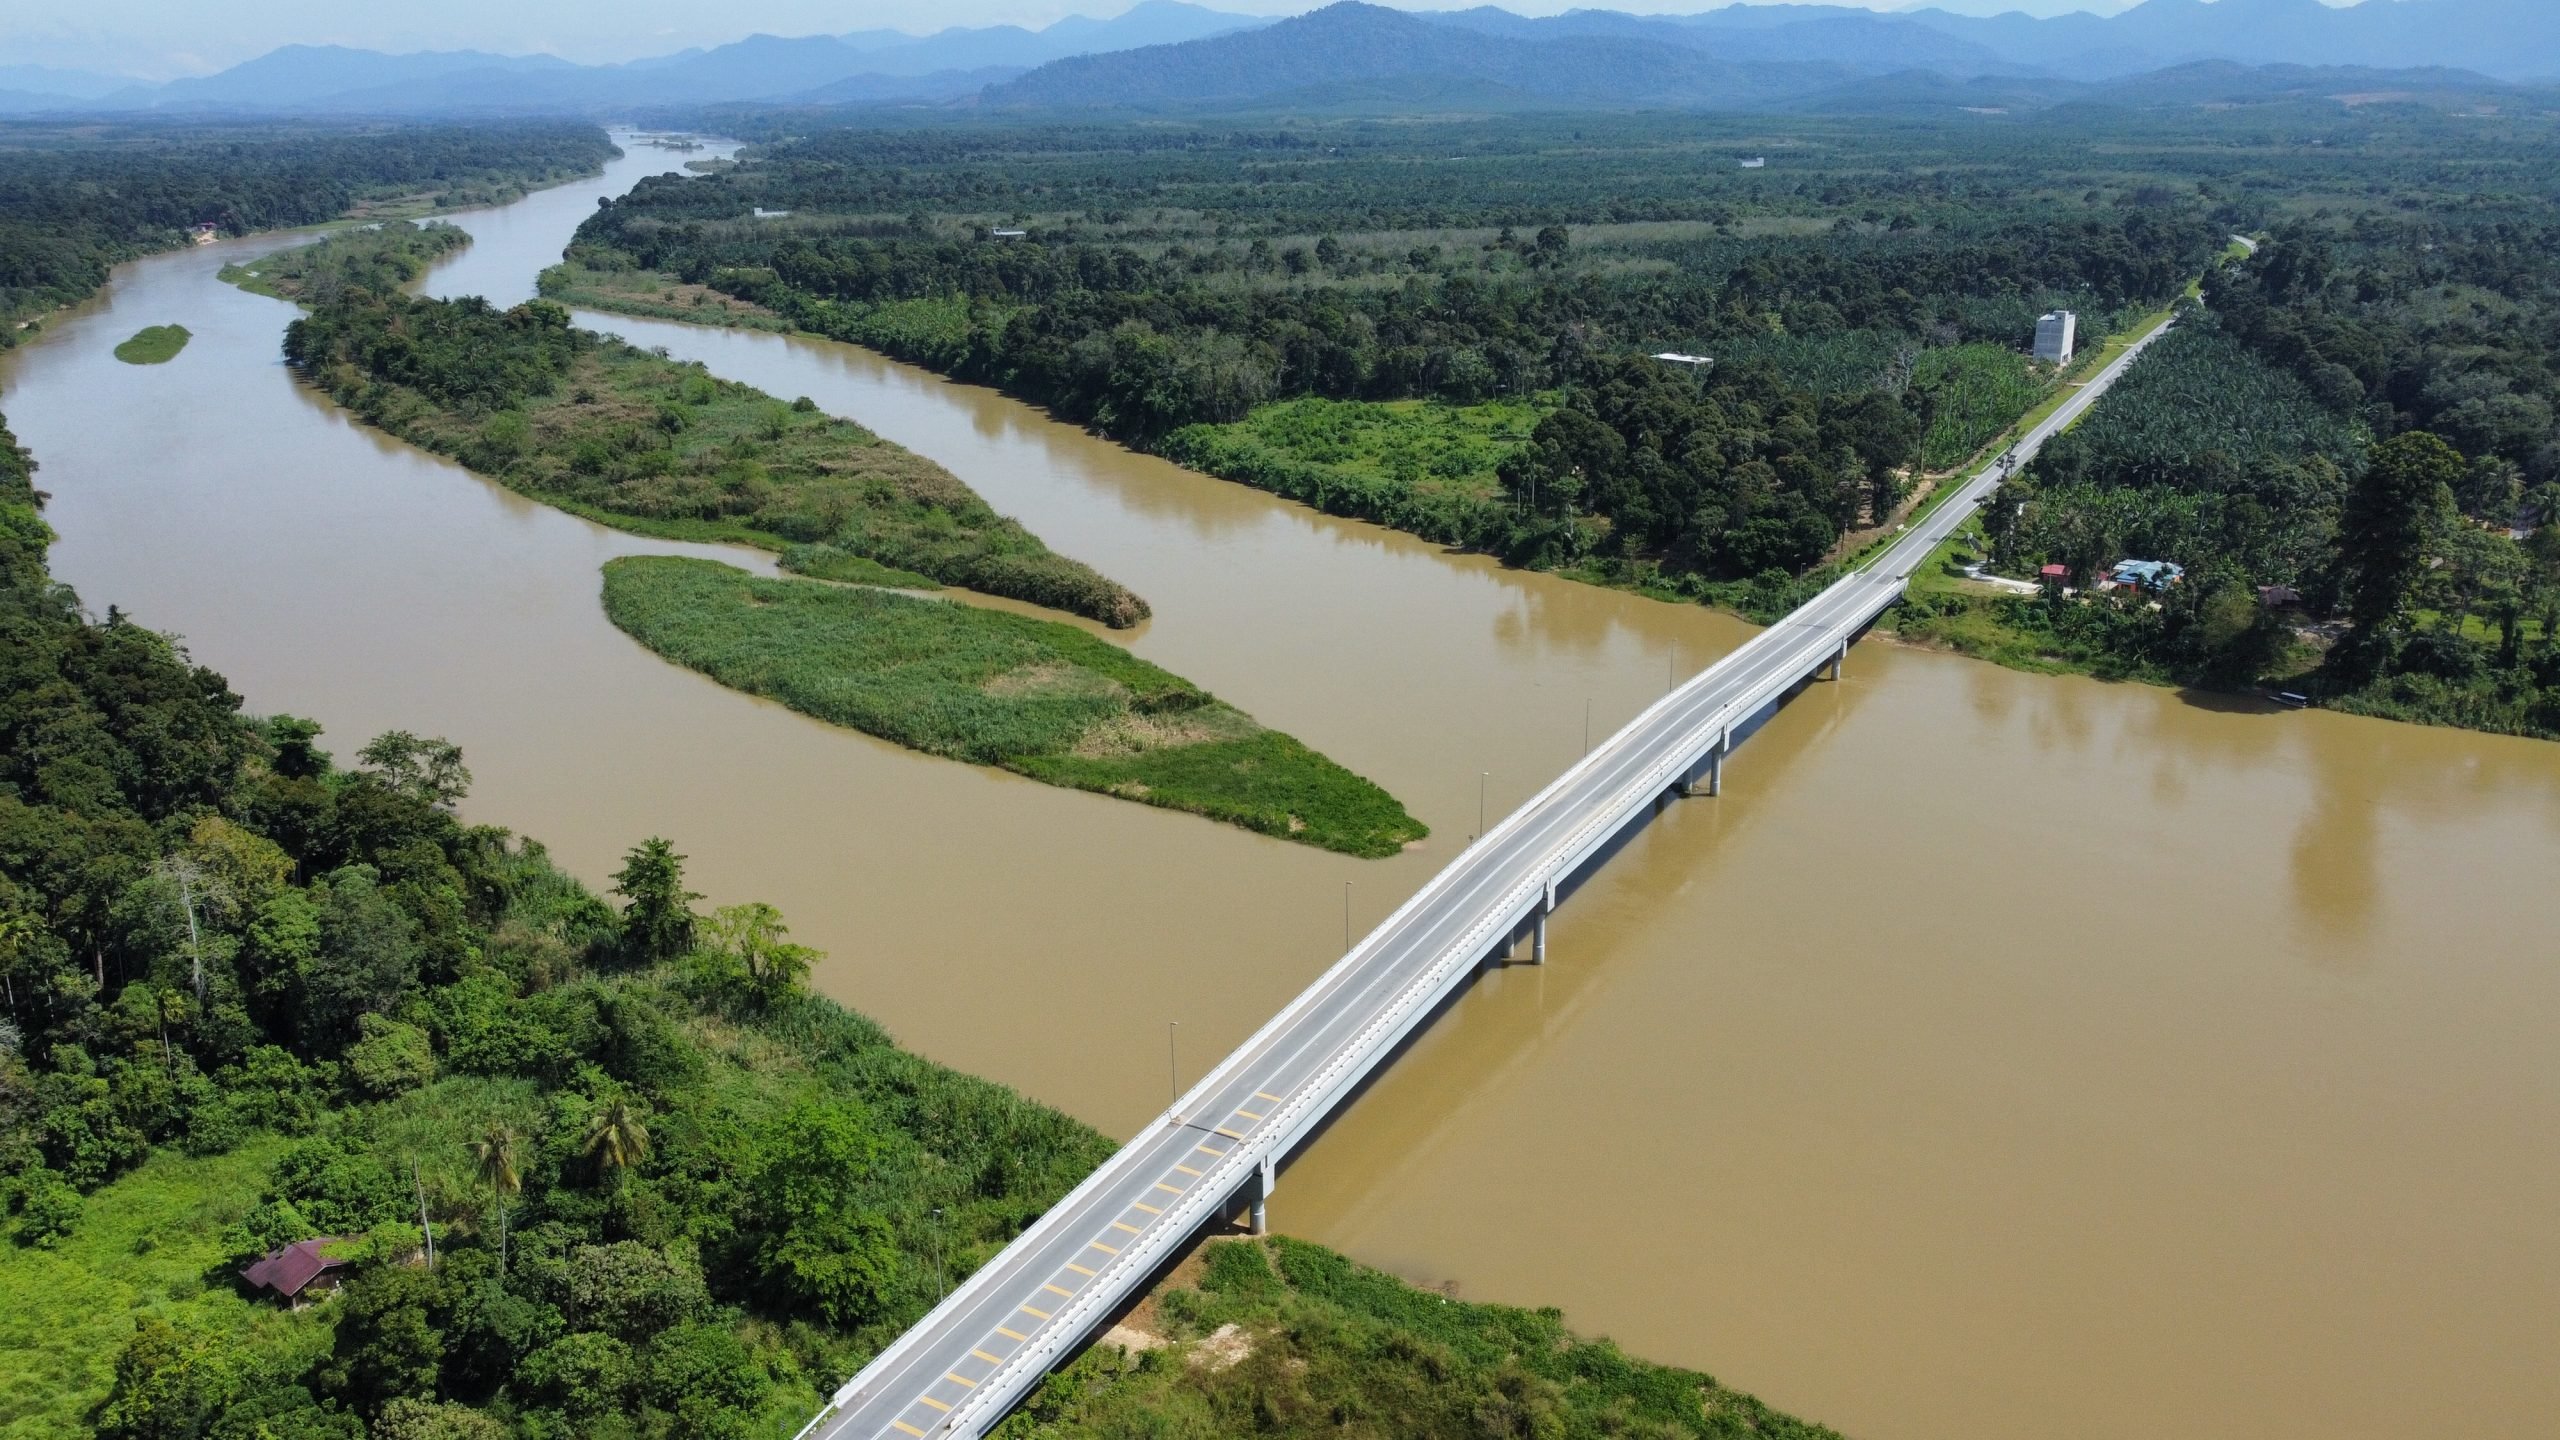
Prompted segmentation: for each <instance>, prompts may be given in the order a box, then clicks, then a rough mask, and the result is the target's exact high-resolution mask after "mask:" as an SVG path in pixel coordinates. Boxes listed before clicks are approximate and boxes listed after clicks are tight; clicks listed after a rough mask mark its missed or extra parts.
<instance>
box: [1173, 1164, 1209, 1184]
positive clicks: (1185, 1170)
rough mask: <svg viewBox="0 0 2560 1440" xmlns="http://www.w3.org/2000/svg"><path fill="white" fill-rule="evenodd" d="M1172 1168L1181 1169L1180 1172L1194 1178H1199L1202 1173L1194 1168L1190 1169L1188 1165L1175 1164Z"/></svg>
mask: <svg viewBox="0 0 2560 1440" xmlns="http://www.w3.org/2000/svg"><path fill="white" fill-rule="evenodd" d="M1173 1168H1174V1169H1176V1170H1179V1171H1181V1172H1182V1173H1183V1174H1185V1175H1188V1176H1190V1177H1191V1178H1192V1179H1194V1180H1197V1179H1199V1178H1200V1176H1201V1174H1202V1172H1201V1171H1198V1170H1194V1169H1192V1168H1191V1167H1190V1166H1188V1165H1176V1166H1174V1167H1173Z"/></svg>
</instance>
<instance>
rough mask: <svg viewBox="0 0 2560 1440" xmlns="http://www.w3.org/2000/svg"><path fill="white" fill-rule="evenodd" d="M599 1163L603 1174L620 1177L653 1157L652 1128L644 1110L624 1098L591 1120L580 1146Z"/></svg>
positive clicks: (596, 1114)
mask: <svg viewBox="0 0 2560 1440" xmlns="http://www.w3.org/2000/svg"><path fill="white" fill-rule="evenodd" d="M578 1148H579V1149H580V1150H581V1151H582V1152H583V1153H584V1154H585V1155H586V1157H587V1158H588V1159H589V1160H592V1161H594V1162H595V1166H596V1171H597V1173H599V1174H618V1173H620V1172H621V1171H624V1170H628V1169H630V1168H631V1167H632V1166H634V1165H637V1164H639V1163H640V1162H641V1161H643V1160H646V1159H648V1158H649V1125H648V1122H647V1121H646V1120H644V1119H643V1118H641V1112H640V1107H639V1106H637V1105H634V1104H632V1103H631V1102H630V1101H629V1100H627V1099H622V1098H620V1097H617V1098H615V1099H614V1100H612V1101H610V1102H608V1103H606V1104H605V1105H604V1106H603V1107H602V1108H600V1109H598V1110H597V1111H596V1113H595V1114H594V1115H592V1116H590V1117H588V1120H587V1131H586V1135H585V1136H584V1137H583V1138H582V1140H581V1141H580V1143H579V1147H578Z"/></svg>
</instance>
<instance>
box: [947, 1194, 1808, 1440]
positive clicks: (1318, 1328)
mask: <svg viewBox="0 0 2560 1440" xmlns="http://www.w3.org/2000/svg"><path fill="white" fill-rule="evenodd" d="M1149 1310H1150V1313H1149V1315H1148V1319H1147V1323H1148V1325H1149V1329H1147V1330H1145V1331H1139V1332H1136V1334H1137V1336H1138V1337H1142V1338H1138V1340H1137V1345H1136V1346H1134V1347H1130V1346H1119V1345H1113V1344H1110V1343H1108V1342H1106V1343H1103V1344H1099V1345H1096V1346H1094V1347H1093V1348H1091V1349H1089V1350H1087V1351H1086V1352H1085V1353H1084V1354H1083V1355H1082V1356H1080V1357H1078V1359H1077V1360H1076V1361H1075V1363H1074V1364H1072V1365H1070V1366H1068V1367H1067V1368H1066V1369H1064V1370H1063V1371H1061V1372H1059V1373H1058V1374H1057V1375H1055V1376H1053V1377H1052V1378H1051V1379H1050V1381H1049V1383H1048V1384H1047V1385H1046V1386H1045V1387H1043V1388H1042V1389H1041V1390H1040V1391H1039V1392H1038V1393H1037V1394H1035V1395H1034V1396H1033V1398H1032V1399H1031V1400H1030V1401H1028V1402H1027V1403H1025V1405H1024V1406H1023V1408H1022V1409H1021V1410H1020V1411H1018V1412H1016V1413H1015V1414H1014V1415H1013V1417H1012V1418H1011V1419H1009V1420H1007V1421H1006V1422H1005V1423H1004V1424H1003V1425H1001V1426H999V1427H998V1428H997V1430H996V1431H995V1434H996V1435H997V1436H998V1437H999V1440H1105V1437H1125V1436H1138V1435H1159V1436H1212V1435H1268V1436H1276V1437H1283V1440H1294V1437H1307V1440H1313V1437H1317V1436H1343V1437H1352V1440H1482V1437H1486V1436H1559V1437H1560V1436H1603V1435H1625V1436H1649V1437H1660V1440H1671V1437H1679V1436H1696V1437H1701V1440H1705V1437H1737V1436H1754V1437H1765V1440H1837V1434H1838V1432H1836V1431H1833V1430H1831V1429H1828V1428H1826V1427H1824V1426H1820V1425H1811V1424H1807V1423H1805V1422H1804V1421H1801V1420H1797V1419H1795V1418H1793V1417H1791V1416H1788V1415H1784V1414H1781V1413H1779V1412H1777V1411H1775V1410H1772V1409H1770V1408H1769V1407H1767V1406H1765V1405H1763V1404H1761V1403H1760V1402H1759V1401H1757V1400H1755V1399H1753V1398H1751V1397H1750V1396H1748V1395H1744V1394H1741V1393H1739V1392H1737V1391H1733V1390H1728V1389H1726V1388H1725V1387H1723V1386H1722V1385H1719V1384H1717V1383H1716V1382H1715V1380H1714V1379H1713V1378H1712V1377H1710V1376H1707V1375H1702V1374H1700V1373H1698V1372H1697V1371H1694V1370H1680V1369H1675V1368H1673V1367H1671V1366H1668V1365H1655V1364H1650V1363H1647V1362H1645V1361H1642V1360H1638V1359H1635V1358H1633V1357H1631V1356H1629V1355H1627V1354H1625V1353H1624V1352H1622V1351H1620V1350H1619V1349H1618V1348H1617V1347H1616V1346H1615V1345H1612V1344H1610V1343H1609V1342H1608V1341H1606V1340H1585V1339H1583V1338H1581V1337H1579V1336H1576V1335H1574V1334H1573V1333H1572V1332H1571V1331H1568V1330H1566V1329H1565V1328H1564V1325H1563V1323H1562V1320H1561V1318H1560V1317H1559V1316H1558V1314H1557V1313H1556V1312H1555V1311H1553V1310H1521V1309H1516V1308H1514V1307H1511V1306H1507V1305H1477V1304H1467V1303H1462V1302H1459V1301H1454V1300H1451V1299H1450V1298H1449V1297H1447V1296H1445V1295H1441V1294H1436V1293H1434V1292H1432V1291H1428V1290H1418V1289H1415V1288H1414V1287H1412V1286H1409V1285H1406V1284H1404V1283H1402V1282H1401V1281H1398V1280H1395V1279H1393V1278H1391V1277H1389V1276H1386V1275H1382V1274H1380V1273H1379V1272H1377V1271H1375V1270H1370V1269H1367V1268H1366V1267H1363V1266H1360V1265H1356V1264H1353V1263H1352V1262H1351V1261H1349V1260H1346V1259H1344V1258H1343V1257H1342V1256H1340V1255H1336V1254H1334V1253H1333V1252H1331V1251H1329V1250H1325V1249H1323V1248H1321V1247H1319V1246H1315V1245H1309V1244H1306V1243H1304V1242H1302V1241H1296V1240H1290V1239H1286V1238H1283V1237H1276V1236H1275V1237H1273V1238H1271V1239H1269V1240H1216V1241H1211V1242H1209V1243H1208V1244H1207V1245H1206V1246H1204V1247H1203V1251H1202V1254H1201V1255H1200V1257H1199V1258H1198V1260H1197V1261H1196V1262H1195V1263H1193V1264H1191V1265H1187V1266H1185V1267H1184V1268H1183V1270H1182V1271H1181V1272H1178V1273H1177V1274H1176V1275H1175V1276H1174V1277H1173V1278H1172V1279H1171V1280H1169V1281H1168V1282H1167V1283H1166V1284H1164V1285H1162V1286H1160V1287H1159V1288H1158V1289H1157V1291H1156V1293H1155V1295H1154V1297H1153V1298H1152V1301H1151V1304H1150V1307H1149ZM1123 1334H1124V1335H1126V1334H1128V1332H1125V1331H1124V1332H1123ZM1159 1346H1160V1347H1161V1348H1159Z"/></svg>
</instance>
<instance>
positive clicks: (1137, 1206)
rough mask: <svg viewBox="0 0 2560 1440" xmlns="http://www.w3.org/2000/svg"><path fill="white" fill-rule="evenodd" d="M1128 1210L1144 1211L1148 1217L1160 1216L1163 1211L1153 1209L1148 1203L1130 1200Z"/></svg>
mask: <svg viewBox="0 0 2560 1440" xmlns="http://www.w3.org/2000/svg"><path fill="white" fill-rule="evenodd" d="M1129 1208H1130V1209H1132V1210H1144V1211H1146V1212H1147V1213H1148V1214H1150V1215H1161V1214H1163V1213H1164V1212H1163V1211H1161V1210H1159V1209H1157V1208H1156V1207H1154V1206H1153V1205H1150V1204H1148V1203H1147V1202H1146V1201H1144V1200H1132V1201H1130V1202H1129Z"/></svg>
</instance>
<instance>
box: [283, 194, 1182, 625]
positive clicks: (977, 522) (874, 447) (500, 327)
mask: <svg viewBox="0 0 2560 1440" xmlns="http://www.w3.org/2000/svg"><path fill="white" fill-rule="evenodd" d="M432 234H433V232H431V231H430V232H419V235H418V237H415V238H425V237H427V236H430V235H432ZM336 243H338V242H336V241H334V240H333V241H328V242H324V244H323V246H322V247H319V248H320V249H322V250H324V251H325V250H326V248H327V247H328V246H330V245H335V244H336ZM285 358H286V359H287V360H289V361H290V362H292V364H293V365H294V367H295V368H296V369H297V370H298V371H300V372H301V374H302V375H303V376H304V377H305V378H306V379H307V380H309V381H310V382H311V383H312V384H313V385H314V386H316V387H318V388H319V389H321V390H322V391H324V392H326V393H327V394H328V395H330V396H331V397H332V398H333V399H335V400H337V401H338V402H339V403H340V404H343V405H345V406H347V407H348V408H349V409H351V410H353V411H354V412H355V413H356V414H357V415H358V416H359V417H361V418H363V419H364V420H365V421H366V422H367V423H369V424H372V425H376V426H378V427H380V428H381V429H384V430H386V431H389V432H390V433H392V434H394V435H397V436H399V437H400V438H402V439H404V440H407V441H409V442H411V443H412V444H416V445H420V446H423V447H425V448H427V449H430V450H434V451H436V452H438V453H440V454H444V455H449V456H452V457H453V458H454V459H456V460H459V461H460V462H462V463H463V464H465V465H468V466H470V467H471V468H472V469H474V470H477V471H479V472H481V473H482V474H485V475H488V476H491V477H493V478H495V479H497V480H499V481H501V482H502V483H504V484H506V485H507V486H508V487H509V488H511V489H514V490H518V491H521V492H522V493H524V494H526V495H529V496H531V497H533V498H534V499H537V500H542V501H545V502H547V503H550V504H553V505H558V506H560V507H562V508H564V509H568V510H572V511H575V512H576V513H578V514H581V515H585V516H588V517H590V518H592V519H595V520H598V521H601V522H603V523H605V524H609V525H616V526H620V527H621V528H624V529H628V530H636V531H639V532H641V533H643V534H650V535H661V536H668V537H674V538H681V539H691V540H725V541H732V542H738V543H743V544H748V545H754V546H757V547H759V548H762V549H766V550H771V551H775V552H777V553H779V554H780V555H781V556H782V560H783V564H784V565H785V566H787V567H789V568H791V569H794V570H799V571H802V572H804V573H807V574H811V575H816V576H820V577H823V578H827V579H833V580H853V581H864V582H871V583H881V584H915V583H918V582H919V578H920V577H921V580H922V581H923V582H925V583H939V584H945V585H958V586H963V587H965V588H968V589H972V590H977V591H980V592H982V593H985V594H989V595H1000V596H1004V597H1006V598H1008V599H1014V600H1025V601H1029V602H1031V603H1033V604H1036V605H1046V606H1049V607H1050V608H1053V609H1058V610H1064V611H1068V612H1070V613H1072V614H1077V615H1083V616H1086V617H1088V618H1091V619H1094V620H1099V621H1101V622H1103V623H1104V624H1106V625H1110V626H1113V627H1115V628H1126V627H1129V626H1133V625H1136V624H1137V623H1138V622H1140V621H1142V620H1144V619H1145V618H1146V617H1147V607H1146V603H1145V602H1144V601H1142V600H1140V599H1139V598H1138V597H1137V596H1136V595H1134V594H1132V593H1130V592H1129V590H1128V589H1127V588H1126V587H1124V586H1121V585H1117V584H1114V583H1113V582H1111V581H1109V580H1107V579H1105V578H1103V577H1102V576H1101V575H1099V574H1096V573H1095V572H1094V571H1093V570H1092V569H1090V568H1089V567H1087V566H1084V565H1081V564H1078V563H1077V562H1075V561H1073V560H1070V559H1067V558H1066V557H1064V556H1062V555H1057V554H1054V553H1052V552H1051V551H1050V550H1049V548H1048V547H1047V546H1045V545H1043V544H1041V543H1040V540H1039V538H1038V537H1036V536H1034V535H1033V534H1031V532H1030V531H1028V530H1026V529H1024V528H1023V527H1022V526H1021V524H1020V523H1018V522H1016V521H1014V520H1012V519H1009V518H1007V517H1005V516H1003V515H999V514H997V513H996V512H995V510H994V509H993V508H991V507H990V506H988V504H987V503H986V502H985V501H984V500H982V499H980V498H979V497H978V495H977V493H976V492H975V491H973V490H971V489H970V488H969V487H968V486H967V485H965V484H963V483H962V482H961V481H960V479H959V478H958V477H957V476H954V475H953V474H952V473H951V472H950V471H948V470H945V469H943V468H942V467H941V466H939V465H937V464H935V463H933V462H932V461H930V460H927V459H925V458H924V457H923V456H921V455H917V454H915V453H914V452H912V451H909V450H906V449H904V448H902V447H900V446H897V445H893V444H891V443H889V442H888V441H886V440H883V439H881V438H880V437H879V436H877V435H874V434H872V433H871V432H870V431H868V430H865V429H863V428H862V427H861V426H859V425H856V424H854V423H852V422H851V421H848V420H839V419H836V418H835V417H833V416H829V415H826V414H823V413H821V412H820V411H819V410H818V408H817V407H816V406H815V405H814V404H812V403H810V402H809V401H807V400H805V399H803V400H800V401H796V402H791V403H785V402H783V401H781V400H778V399H775V398H774V397H772V396H770V395H767V394H765V393H763V392H762V391H760V390H757V389H755V388H753V387H751V386H747V385H741V384H738V383H736V382H734V381H729V380H722V379H720V378H718V377H716V376H714V375H712V374H710V373H709V372H708V371H707V370H705V369H704V368H703V367H702V366H700V365H698V364H686V363H681V362H678V361H674V360H670V359H667V358H665V357H663V356H661V355H657V354H653V353H651V352H649V351H645V350H641V349H639V348H637V347H635V346H631V345H627V344H624V343H623V342H621V341H619V340H616V339H613V338H611V337H609V336H603V335H598V334H595V333H594V332H592V331H586V330H579V329H576V328H574V327H572V326H571V325H570V324H569V316H568V312H567V311H565V310H563V309H562V308H561V307H560V306H558V305H556V304H553V303H551V302H548V301H533V302H529V303H527V304H524V305H520V306H517V307H516V308H514V309H512V310H506V311H500V310H496V309H493V308H492V307H490V306H489V305H488V304H487V303H486V302H484V301H480V300H477V299H462V300H424V299H417V298H413V297H409V296H404V295H401V294H398V293H396V292H390V293H386V292H383V291H378V290H371V289H362V288H347V289H345V290H343V291H342V292H341V293H340V294H339V295H337V296H336V298H334V299H332V300H330V301H328V302H327V303H324V304H321V305H318V306H317V307H315V308H314V309H312V311H311V312H310V313H309V314H308V315H306V316H305V317H304V318H302V319H299V320H296V321H295V322H294V323H293V324H292V325H291V326H290V327H289V328H288V329H287V331H286V333H285Z"/></svg>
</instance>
